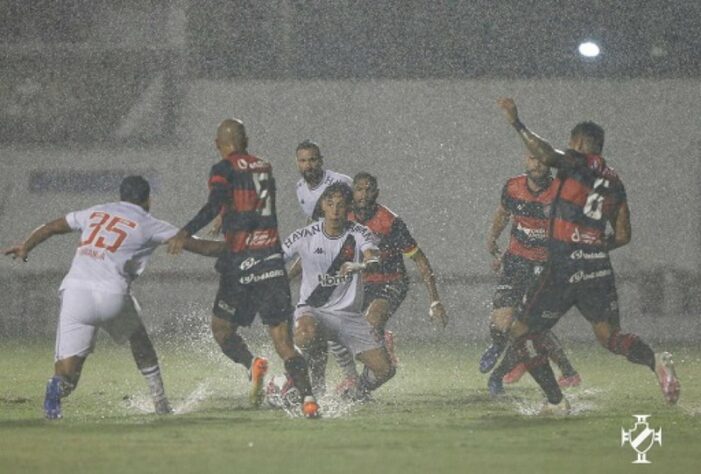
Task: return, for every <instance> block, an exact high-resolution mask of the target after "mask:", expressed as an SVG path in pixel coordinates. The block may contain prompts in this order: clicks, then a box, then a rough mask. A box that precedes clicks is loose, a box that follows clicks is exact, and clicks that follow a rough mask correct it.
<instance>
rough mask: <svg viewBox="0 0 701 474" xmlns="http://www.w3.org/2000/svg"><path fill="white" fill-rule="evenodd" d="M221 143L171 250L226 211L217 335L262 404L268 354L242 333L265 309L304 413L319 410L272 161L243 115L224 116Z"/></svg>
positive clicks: (256, 401)
mask: <svg viewBox="0 0 701 474" xmlns="http://www.w3.org/2000/svg"><path fill="white" fill-rule="evenodd" d="M215 143H216V147H217V150H218V151H219V155H220V156H221V158H222V159H221V161H219V162H218V163H217V164H215V165H214V166H213V167H212V169H211V172H210V177H209V183H208V184H209V189H210V192H209V198H208V200H207V203H206V204H205V205H204V206H203V207H202V208H201V209H200V211H199V212H198V213H197V215H196V216H195V217H193V218H192V220H190V222H188V223H187V224H186V225H185V226H184V227H183V228H182V229H180V231H179V232H178V234H177V235H176V236H175V238H173V239H172V240H171V241H170V242H169V248H168V251H169V252H170V253H172V254H178V253H180V250H181V248H182V245H183V244H184V242H185V241H186V239H187V237H189V236H191V235H194V234H195V233H197V232H198V231H199V230H200V229H202V228H203V227H204V226H206V225H207V224H209V223H210V222H211V221H212V219H214V218H215V217H216V216H217V215H218V214H220V213H222V226H223V230H224V236H225V240H226V244H227V247H228V251H227V252H226V253H225V254H223V255H222V256H221V257H219V259H218V260H217V264H216V269H217V271H218V272H219V273H220V281H219V291H218V292H217V295H216V298H215V300H214V309H213V314H212V333H213V335H214V339H215V340H216V341H217V343H218V344H219V347H220V348H221V350H222V352H223V353H224V354H225V355H226V356H227V357H229V358H230V359H231V360H232V361H234V362H236V363H238V364H242V365H243V366H244V367H246V369H248V370H249V373H250V376H251V381H252V389H251V402H252V403H253V404H254V405H255V406H258V405H260V403H261V402H262V400H263V381H264V377H265V374H266V372H267V370H268V361H267V359H265V358H263V357H255V358H254V357H253V354H252V353H251V351H250V350H249V349H248V346H247V345H246V343H245V342H244V340H243V338H242V337H241V336H240V335H239V334H238V333H237V331H238V328H239V326H250V324H251V323H252V322H253V320H254V318H255V316H256V313H258V314H260V317H261V320H262V321H263V324H265V325H267V326H268V332H269V333H270V336H271V338H272V341H273V344H274V346H275V350H276V351H277V353H278V355H279V356H280V358H281V359H282V360H283V361H284V364H285V370H286V371H287V373H288V374H289V375H290V377H291V378H292V380H293V381H294V384H295V386H296V387H297V389H298V390H299V392H300V394H301V395H302V397H303V402H304V403H303V406H302V410H303V412H304V415H305V416H306V417H308V418H316V417H318V416H319V406H318V404H317V403H316V400H315V399H314V397H313V395H312V390H311V384H310V382H309V374H308V371H307V363H306V361H305V360H304V357H303V356H302V355H301V354H299V353H298V352H297V351H296V350H295V347H294V343H293V339H292V332H291V328H290V323H291V320H292V311H293V310H292V305H291V302H290V287H289V281H288V278H287V272H286V271H285V266H284V261H283V256H282V249H281V247H280V237H279V234H278V225H277V214H276V211H275V180H274V178H273V175H272V166H271V164H270V163H268V162H266V161H263V160H261V159H260V158H258V157H256V156H253V155H251V154H249V153H248V151H247V149H248V137H247V135H246V129H245V127H244V125H243V123H242V122H241V121H240V120H237V119H227V120H224V121H223V122H222V123H221V124H220V125H219V127H218V128H217V136H216V140H215Z"/></svg>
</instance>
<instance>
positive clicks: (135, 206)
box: [119, 201, 148, 214]
mask: <svg viewBox="0 0 701 474" xmlns="http://www.w3.org/2000/svg"><path fill="white" fill-rule="evenodd" d="M119 204H124V205H126V206H129V207H132V208H134V209H135V210H137V211H141V213H143V214H148V212H147V211H146V209H144V208H143V207H141V206H139V205H138V204H134V203H133V202H129V201H119Z"/></svg>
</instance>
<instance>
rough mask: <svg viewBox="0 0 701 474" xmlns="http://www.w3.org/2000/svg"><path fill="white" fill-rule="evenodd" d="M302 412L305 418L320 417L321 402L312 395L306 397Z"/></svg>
mask: <svg viewBox="0 0 701 474" xmlns="http://www.w3.org/2000/svg"><path fill="white" fill-rule="evenodd" d="M302 413H303V414H304V417H305V418H320V417H321V414H320V413H319V404H318V403H316V400H315V399H314V397H312V396H307V397H304V404H302Z"/></svg>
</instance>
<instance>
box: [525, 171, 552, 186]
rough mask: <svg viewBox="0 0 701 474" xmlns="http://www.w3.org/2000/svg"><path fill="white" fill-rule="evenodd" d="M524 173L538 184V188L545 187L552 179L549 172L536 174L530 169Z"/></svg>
mask: <svg viewBox="0 0 701 474" xmlns="http://www.w3.org/2000/svg"><path fill="white" fill-rule="evenodd" d="M526 174H527V175H528V178H529V179H530V180H531V181H533V183H535V185H536V186H538V188H539V189H545V188H547V187H548V186H549V185H550V182H551V181H552V179H553V178H552V176H550V172H547V173H545V174H543V175H538V174H536V173H534V172H532V171H528V172H527V173H526Z"/></svg>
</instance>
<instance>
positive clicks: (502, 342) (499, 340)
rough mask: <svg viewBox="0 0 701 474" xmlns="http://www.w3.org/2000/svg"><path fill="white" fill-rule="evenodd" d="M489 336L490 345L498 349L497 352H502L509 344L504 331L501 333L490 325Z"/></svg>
mask: <svg viewBox="0 0 701 474" xmlns="http://www.w3.org/2000/svg"><path fill="white" fill-rule="evenodd" d="M489 335H490V336H491V337H492V344H494V345H495V346H497V347H498V348H499V352H501V351H503V350H504V348H505V347H506V344H508V342H509V335H508V334H507V333H506V331H502V330H501V329H499V328H497V327H496V326H494V325H493V324H492V325H490V326H489Z"/></svg>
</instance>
